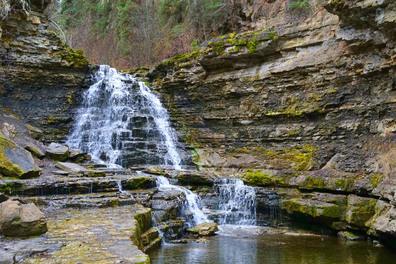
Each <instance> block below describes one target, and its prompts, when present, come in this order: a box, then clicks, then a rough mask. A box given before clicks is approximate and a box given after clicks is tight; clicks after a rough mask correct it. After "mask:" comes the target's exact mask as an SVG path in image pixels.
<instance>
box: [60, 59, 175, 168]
mask: <svg viewBox="0 0 396 264" xmlns="http://www.w3.org/2000/svg"><path fill="white" fill-rule="evenodd" d="M93 79H94V84H93V85H91V86H90V87H89V89H88V90H87V91H86V92H85V93H84V95H83V101H82V105H81V107H80V109H79V111H78V114H77V119H76V120H77V122H76V123H75V125H74V127H73V130H72V133H71V134H70V136H69V138H68V140H67V142H66V143H67V144H68V145H69V147H70V148H71V149H81V150H83V151H85V152H88V153H90V154H91V155H92V156H93V157H94V158H96V159H101V160H104V161H106V162H108V163H110V164H118V165H121V166H123V167H131V166H136V165H150V164H153V165H171V166H173V167H174V168H175V169H180V163H181V159H180V156H179V154H178V152H177V150H176V142H177V140H176V136H175V133H174V132H173V131H172V128H171V127H170V123H169V116H168V113H167V111H166V109H165V108H164V107H163V106H162V104H161V102H160V100H159V99H158V97H157V96H156V95H155V94H154V93H153V92H152V91H151V90H150V89H149V88H148V87H147V86H146V85H145V84H144V83H143V82H138V81H137V80H136V79H135V78H133V77H132V76H130V75H128V74H122V73H120V72H117V70H116V69H114V68H111V67H109V66H106V65H101V66H99V69H98V70H97V71H96V72H95V75H94V76H93Z"/></svg>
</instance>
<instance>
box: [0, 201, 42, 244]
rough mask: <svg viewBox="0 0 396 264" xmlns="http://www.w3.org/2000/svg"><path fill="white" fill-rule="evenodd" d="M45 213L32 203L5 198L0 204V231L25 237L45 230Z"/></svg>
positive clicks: (8, 234)
mask: <svg viewBox="0 0 396 264" xmlns="http://www.w3.org/2000/svg"><path fill="white" fill-rule="evenodd" d="M47 230H48V229H47V222H46V219H45V215H44V214H43V213H42V212H41V211H40V210H39V209H38V208H37V207H36V206H35V205H34V204H32V203H30V204H21V203H20V202H19V201H13V200H7V201H5V202H3V203H1V204H0V233H1V234H3V235H5V236H13V237H27V236H36V235H41V234H44V233H45V232H47Z"/></svg>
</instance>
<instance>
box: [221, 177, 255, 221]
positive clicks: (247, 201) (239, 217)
mask: <svg viewBox="0 0 396 264" xmlns="http://www.w3.org/2000/svg"><path fill="white" fill-rule="evenodd" d="M216 187H217V188H218V192H219V196H218V202H219V210H220V212H221V213H220V214H219V218H218V224H219V225H226V224H231V225H256V192H255V190H254V188H253V187H251V186H246V185H245V184H244V183H243V181H242V180H240V179H224V180H222V181H221V182H220V183H218V184H217V186H216Z"/></svg>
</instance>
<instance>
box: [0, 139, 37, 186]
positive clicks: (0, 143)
mask: <svg viewBox="0 0 396 264" xmlns="http://www.w3.org/2000/svg"><path fill="white" fill-rule="evenodd" d="M0 175H3V176H8V177H16V178H22V179H26V178H32V177H38V176H39V175H40V168H39V167H38V166H37V164H36V163H35V162H34V159H33V157H32V155H31V154H30V153H29V152H28V151H26V150H24V149H23V148H21V147H19V146H18V145H16V144H14V143H13V142H12V141H11V140H8V139H6V138H4V137H2V136H0Z"/></svg>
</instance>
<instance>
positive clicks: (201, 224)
mask: <svg viewBox="0 0 396 264" xmlns="http://www.w3.org/2000/svg"><path fill="white" fill-rule="evenodd" d="M277 1H278V0H276V1H274V2H277ZM241 2H243V6H244V7H245V9H244V13H245V14H246V15H247V16H252V17H254V13H255V12H256V11H255V10H254V8H253V7H254V6H250V2H249V1H241ZM322 2H323V3H322V4H321V7H320V8H318V10H317V11H316V12H315V14H314V15H313V16H311V17H309V18H307V19H305V20H302V21H299V22H298V23H286V24H281V23H278V22H277V21H281V20H282V19H281V14H279V15H278V17H276V19H274V20H273V23H274V24H273V25H271V28H270V26H268V28H267V29H265V28H261V29H258V30H256V31H252V32H244V33H239V34H228V35H225V36H222V37H219V38H216V39H212V40H208V41H205V42H204V43H202V44H201V45H200V49H198V50H195V51H193V52H192V53H189V54H184V55H178V56H176V57H174V58H170V59H168V60H166V61H163V62H160V63H158V64H157V65H155V66H153V67H152V68H151V69H150V70H149V71H148V72H142V70H141V69H140V70H137V71H134V70H128V73H129V74H126V73H125V72H124V73H122V72H119V71H117V70H116V69H113V68H111V67H110V66H106V65H100V66H94V65H90V64H89V63H88V61H87V59H86V58H85V57H84V56H83V52H82V51H79V50H72V49H71V48H69V47H68V46H67V45H64V44H63V43H62V42H61V41H60V39H59V38H58V37H57V36H56V35H55V34H54V33H52V32H50V31H49V30H48V26H49V23H50V22H49V21H48V19H47V18H46V15H44V13H43V8H44V7H45V5H47V1H44V6H42V4H41V3H40V4H39V3H38V1H32V5H31V7H32V10H31V11H30V12H29V14H25V13H23V12H15V13H13V14H11V15H10V16H9V17H7V18H6V19H4V20H1V21H0V36H1V38H0V59H1V61H0V235H1V236H0V247H1V248H2V249H3V248H4V249H5V250H3V251H1V252H0V263H54V262H57V263H58V262H60V263H62V262H64V263H101V261H102V262H103V263H150V257H151V256H154V258H155V259H157V258H156V257H155V256H156V254H157V253H158V254H159V252H161V251H162V250H166V249H169V248H172V247H173V246H174V248H173V249H176V248H181V250H182V251H183V250H185V251H187V252H207V253H208V254H207V255H208V256H212V257H213V254H214V253H213V252H214V251H210V250H212V249H211V248H210V247H211V245H216V246H215V247H218V248H220V246H219V245H229V246H230V248H238V246H235V245H238V244H239V245H245V246H246V245H249V247H251V248H254V247H255V246H257V245H259V246H258V247H260V248H263V249H266V250H267V251H268V252H272V251H273V248H272V247H271V246H274V248H276V250H275V251H276V252H275V253H273V254H274V255H271V256H269V257H271V258H270V259H269V260H268V261H271V260H272V261H277V260H279V259H282V256H286V257H285V258H284V259H288V260H290V259H289V258H288V257H290V256H289V255H288V253H289V252H287V250H284V249H283V250H282V247H283V246H284V245H285V247H284V248H291V246H290V245H289V242H290V241H289V240H287V239H286V240H282V239H280V240H279V241H277V240H276V239H274V237H267V238H266V239H268V241H271V243H273V244H272V245H271V246H270V247H269V246H268V244H266V240H265V239H263V238H262V237H261V235H262V233H261V232H265V233H271V232H273V233H271V234H275V235H276V236H282V234H285V233H286V235H287V236H291V237H292V236H293V235H296V234H299V233H298V232H294V233H293V232H292V231H290V230H294V228H296V229H300V228H302V229H309V230H310V231H313V232H316V233H315V234H314V235H313V234H311V233H310V234H309V235H310V236H312V241H316V243H317V244H318V245H319V244H321V243H322V242H323V243H322V244H321V245H326V247H329V248H330V245H331V244H332V243H328V241H327V238H325V237H321V238H320V239H321V241H322V242H320V240H319V238H318V239H317V237H316V236H317V235H318V233H319V234H330V235H338V237H339V238H340V239H346V240H355V241H356V240H367V241H369V242H370V243H369V244H367V245H365V247H370V248H369V250H368V251H369V252H374V253H370V254H368V255H370V256H371V257H372V256H375V257H374V259H372V258H371V257H370V256H365V258H366V260H367V259H370V261H371V262H372V263H387V262H386V261H387V260H389V259H392V254H393V253H390V251H386V250H385V249H378V251H375V250H376V248H374V246H375V247H381V246H383V245H385V246H387V247H389V248H393V250H394V249H395V248H396V247H395V245H396V169H395V168H396V165H395V160H396V142H395V140H396V119H395V113H396V104H395V103H396V55H395V54H396V43H395V40H396V39H395V33H396V31H395V29H396V16H395V14H396V2H395V1H391V0H383V1H367V0H353V1H322ZM263 23H264V22H263ZM265 23H269V22H265ZM265 23H264V24H265ZM135 76H139V77H140V79H138V78H137V77H135ZM230 225H231V228H230V227H229V226H230ZM227 226H228V227H227ZM242 226H244V227H245V229H243V228H242ZM263 227H265V228H263ZM233 228H234V229H233ZM217 230H219V231H217ZM229 230H231V231H229ZM235 230H237V231H235ZM241 230H251V231H246V232H247V233H245V234H243V232H242V231H241ZM252 230H256V231H257V230H258V231H257V232H256V231H252ZM263 230H264V231H263ZM274 230H275V231H274ZM228 232H231V234H230V233H228ZM240 232H241V233H240ZM249 232H251V233H249ZM254 232H256V233H254ZM43 233H45V235H41V236H37V235H40V234H43ZM233 233H235V234H241V238H238V239H242V240H241V241H239V240H238V241H236V242H235V241H234V240H232V239H231V240H227V239H229V238H230V237H232V236H233ZM216 234H220V235H218V236H215V237H208V236H213V235H216ZM29 236H36V237H29ZM318 236H319V235H318ZM224 237H228V238H226V241H225V242H222V241H223V240H222V239H223V238H224ZM245 238H246V240H244V239H245ZM249 238H254V239H257V241H258V242H254V243H255V244H254V245H253V246H252V245H251V244H250V243H251V242H252V241H251V240H249ZM331 239H333V238H331ZM331 239H329V240H331ZM291 240H292V239H291ZM299 241H300V240H299ZM301 241H305V240H304V239H302V240H301ZM332 241H333V240H332ZM186 242H187V248H183V246H182V244H183V243H186ZM200 242H205V243H208V245H207V247H208V248H206V246H204V245H205V243H200ZM333 242H334V241H333ZM161 243H162V244H163V245H165V246H164V247H163V248H162V249H161V250H156V248H158V247H159V246H160V245H161ZM212 243H214V244H212ZM216 243H217V244H216ZM222 243H223V244H222ZM296 243H297V242H296ZM298 243H300V242H298ZM301 243H302V244H303V243H305V242H301ZM169 244H173V245H172V246H170V245H169ZM176 244H177V245H176ZM308 244H309V243H308ZM333 244H334V243H333ZM356 245H360V246H361V245H362V244H356ZM188 246H191V248H189V247H188ZM245 246H241V249H242V250H245V251H248V249H247V246H246V247H245ZM344 246H345V245H344ZM360 246H359V247H360ZM362 248H363V249H361V250H360V251H361V252H366V251H365V250H364V247H362ZM173 249H171V251H172V250H173ZM221 250H224V248H221ZM226 250H229V249H228V248H227V249H226ZM337 250H338V249H337ZM308 251H314V250H309V249H308ZM358 251H359V250H353V252H354V253H353V254H356V252H358ZM368 251H367V252H368ZM153 252H156V253H155V254H154V253H153ZM277 252H282V254H284V255H282V256H275V255H276V254H277ZM375 252H377V253H375ZM378 252H380V253H378ZM223 253H224V252H223ZM223 253H222V254H218V255H221V256H223ZM245 253H246V252H245ZM149 254H150V257H149ZM175 254H176V255H177V254H178V253H177V252H176V253H175ZM191 254H192V255H193V253H191ZM249 254H250V252H249ZM252 254H253V255H254V254H255V256H261V257H262V258H264V257H265V254H264V255H261V254H262V253H260V252H259V250H257V251H256V252H253V253H252ZM290 254H291V253H290ZM304 254H305V253H304ZM304 254H303V255H304ZM323 254H324V255H323V256H325V255H326V254H325V253H323ZM376 254H379V255H378V256H377V255H376ZM381 254H383V255H381ZM165 255H166V254H165ZM198 255H199V254H198ZM247 255H248V253H247ZM346 255H348V254H346ZM186 256H187V257H186V258H180V259H183V261H188V257H190V256H191V255H189V254H186ZM326 256H327V255H326ZM381 256H383V258H384V259H385V261H381ZM237 257H238V256H235V259H240V258H237ZM327 257H329V258H330V257H331V256H327ZM202 258H203V257H202ZM224 259H227V260H228V258H227V257H224ZM313 259H315V261H316V260H318V261H319V260H320V259H321V257H320V256H319V257H317V258H313ZM350 260H351V261H352V262H351V263H353V257H351V259H350ZM156 261H157V260H156ZM190 261H192V260H191V259H190ZM252 261H256V262H257V260H256V258H252ZM268 261H267V262H266V263H271V262H268ZM359 261H361V259H359ZM155 263H161V262H160V261H159V262H155ZM208 263H210V262H208ZM252 263H254V262H252ZM318 263H319V262H318ZM334 263H337V262H334Z"/></svg>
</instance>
